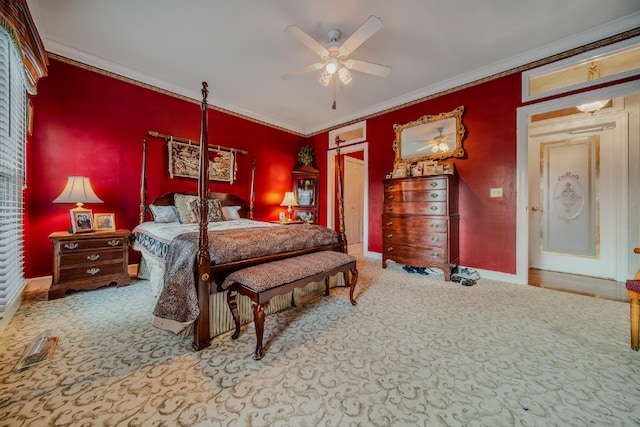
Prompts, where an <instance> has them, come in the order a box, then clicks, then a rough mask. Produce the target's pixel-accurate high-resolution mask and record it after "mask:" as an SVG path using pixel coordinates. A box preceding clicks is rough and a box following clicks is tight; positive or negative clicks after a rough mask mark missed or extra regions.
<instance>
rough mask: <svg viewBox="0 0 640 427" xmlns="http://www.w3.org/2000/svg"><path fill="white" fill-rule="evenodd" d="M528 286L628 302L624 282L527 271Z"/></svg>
mask: <svg viewBox="0 0 640 427" xmlns="http://www.w3.org/2000/svg"><path fill="white" fill-rule="evenodd" d="M529 285H530V286H537V287H540V288H546V289H555V290H558V291H563V292H572V293H575V294H580V295H587V296H590V297H595V298H604V299H611V300H615V301H625V302H628V301H629V298H628V297H627V289H626V287H625V283H624V282H616V281H613V280H605V279H599V278H595V277H588V276H578V275H574V274H566V273H557V272H555V271H545V270H536V269H533V268H531V269H529Z"/></svg>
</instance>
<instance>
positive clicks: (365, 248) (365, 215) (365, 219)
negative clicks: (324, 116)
mask: <svg viewBox="0 0 640 427" xmlns="http://www.w3.org/2000/svg"><path fill="white" fill-rule="evenodd" d="M356 151H362V152H363V153H364V156H363V161H364V171H363V172H364V173H363V179H364V183H363V192H364V200H363V203H362V211H363V212H362V223H363V224H364V226H363V229H362V253H363V255H364V256H373V254H372V253H370V252H369V143H368V142H362V143H359V144H354V145H349V146H346V147H340V154H346V153H354V152H356ZM335 157H336V149H335V148H332V149H330V150H329V151H327V227H328V228H335V218H334V212H335V200H336V186H335V177H336V168H335V161H334V160H335ZM347 243H349V242H347Z"/></svg>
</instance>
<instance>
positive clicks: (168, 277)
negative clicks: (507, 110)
mask: <svg viewBox="0 0 640 427" xmlns="http://www.w3.org/2000/svg"><path fill="white" fill-rule="evenodd" d="M207 96H208V89H207V84H206V82H204V83H203V84H202V102H201V135H200V143H199V153H200V156H199V174H198V193H197V196H195V195H194V194H193V193H192V194H188V193H181V194H180V196H178V195H177V194H175V193H169V194H166V195H163V196H161V197H158V198H156V199H155V200H154V201H153V202H152V203H151V205H150V206H156V207H157V206H174V205H175V204H176V203H175V202H176V198H177V197H180V198H181V200H182V198H184V197H188V196H191V199H190V200H191V206H192V208H193V210H194V213H195V216H196V217H197V224H195V223H192V224H180V223H176V222H174V223H172V224H166V223H161V224H158V223H154V221H152V222H151V223H149V222H144V219H145V216H146V212H147V208H149V206H147V203H146V141H145V142H144V143H143V149H144V150H145V152H144V153H143V167H142V171H143V172H142V178H141V190H140V195H141V205H140V221H141V224H140V225H139V226H138V227H136V229H135V230H134V239H133V242H134V243H133V248H134V249H136V250H139V251H140V252H141V254H142V256H141V264H142V262H143V261H144V260H147V261H149V260H151V259H152V258H156V260H160V261H161V262H162V263H163V266H162V281H163V283H162V289H161V290H159V295H158V302H157V305H156V309H155V310H154V315H155V316H156V321H157V322H156V321H154V323H155V324H156V325H157V326H160V327H164V328H165V329H169V330H173V331H174V332H179V331H180V330H181V328H183V327H184V326H185V325H188V324H191V323H192V324H193V348H194V349H195V350H201V349H203V348H205V347H208V346H209V345H210V341H211V338H212V337H213V336H215V335H218V334H220V333H222V332H225V331H226V330H231V329H232V328H233V319H232V318H231V316H230V313H229V314H228V316H229V317H228V319H227V318H226V317H225V316H226V315H227V313H226V312H228V311H229V310H228V308H227V307H226V300H225V299H224V297H222V296H223V292H222V288H221V285H222V283H223V281H224V279H225V277H226V276H227V275H229V274H230V273H232V272H234V271H237V270H240V269H242V268H246V267H249V266H253V265H257V264H263V263H267V262H271V261H276V260H280V259H285V258H290V257H294V256H298V255H302V254H307V253H312V252H317V251H327V250H329V251H340V252H346V250H347V247H346V245H347V242H346V238H345V234H344V225H343V224H344V222H343V219H342V212H343V208H342V196H341V189H342V184H341V180H342V178H341V176H340V165H339V164H338V174H339V175H338V178H339V179H338V181H339V183H338V205H339V213H340V222H339V224H340V231H339V232H336V231H335V230H331V229H328V228H326V227H322V226H319V225H310V224H302V225H287V226H280V225H274V224H270V223H264V222H258V221H253V220H252V218H253V212H252V211H253V209H252V208H253V177H254V174H255V160H254V161H253V162H252V166H253V170H252V183H251V191H252V194H251V197H250V199H251V200H250V204H249V205H248V204H247V203H246V202H245V201H244V200H242V199H241V198H240V197H237V196H235V195H232V194H227V193H211V192H210V191H209V171H208V168H209V162H208V156H207V155H206V153H207V150H208V149H209V144H208V116H207V106H208V104H207ZM151 136H154V135H151ZM338 150H339V147H338ZM338 158H339V156H338ZM217 204H219V205H217ZM221 206H223V207H232V206H233V207H234V208H235V210H236V211H237V212H238V217H237V218H232V219H230V220H226V221H219V222H218V220H217V219H214V221H215V222H212V221H211V214H212V213H215V212H216V211H217V209H218V208H219V207H221ZM247 213H248V216H249V218H251V219H244V218H246V217H247ZM165 232H168V235H167V234H163V233H165ZM154 251H155V252H154ZM157 275H158V274H156V276H157ZM319 285H321V284H319ZM318 289H322V285H321V286H319V287H318ZM218 300H221V301H218ZM273 305H274V307H273V310H272V312H273V311H278V310H281V309H283V308H286V307H288V306H290V305H291V298H290V297H289V298H283V299H282V301H281V303H280V304H278V303H275V304H273ZM216 310H218V311H219V310H222V311H225V312H224V313H222V314H221V313H219V312H218V311H216ZM248 313H249V317H250V310H249V312H248ZM220 316H223V317H225V319H226V320H221V319H220ZM247 321H250V318H249V319H247ZM225 322H226V323H228V325H222V326H221V325H218V323H225ZM221 328H222V329H221ZM182 332H184V329H182Z"/></svg>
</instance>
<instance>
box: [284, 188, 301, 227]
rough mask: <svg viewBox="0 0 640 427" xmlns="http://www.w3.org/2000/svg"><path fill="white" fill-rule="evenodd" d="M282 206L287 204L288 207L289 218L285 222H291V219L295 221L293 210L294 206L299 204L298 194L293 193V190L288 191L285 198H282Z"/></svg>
mask: <svg viewBox="0 0 640 427" xmlns="http://www.w3.org/2000/svg"><path fill="white" fill-rule="evenodd" d="M280 206H286V207H287V218H286V219H285V220H284V221H283V222H291V221H293V220H292V219H291V213H292V212H293V206H298V200H296V196H295V194H293V191H287V192H286V193H284V199H282V203H280Z"/></svg>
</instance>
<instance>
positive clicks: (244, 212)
mask: <svg viewBox="0 0 640 427" xmlns="http://www.w3.org/2000/svg"><path fill="white" fill-rule="evenodd" d="M176 193H177V194H187V195H190V196H197V195H198V193H195V192H189V191H179V192H172V193H167V194H163V195H162V196H160V197H157V198H155V199H154V200H153V202H151V204H152V205H155V206H173V205H174V204H175V201H174V196H175V195H176ZM209 198H210V199H219V200H220V202H221V203H222V206H240V210H239V211H238V212H239V214H240V217H242V218H248V217H249V205H248V204H247V202H246V201H244V200H243V199H241V198H240V197H238V196H236V195H235V194H230V193H213V192H212V193H209Z"/></svg>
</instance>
